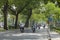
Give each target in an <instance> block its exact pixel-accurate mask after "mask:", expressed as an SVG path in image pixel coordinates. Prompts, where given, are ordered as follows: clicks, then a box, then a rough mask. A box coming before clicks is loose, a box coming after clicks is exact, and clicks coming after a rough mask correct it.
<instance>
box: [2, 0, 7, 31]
mask: <svg viewBox="0 0 60 40" xmlns="http://www.w3.org/2000/svg"><path fill="white" fill-rule="evenodd" d="M7 11H8V0H7V1H6V3H5V5H4V7H3V13H4V29H5V30H8V28H7Z"/></svg>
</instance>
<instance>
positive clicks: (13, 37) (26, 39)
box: [0, 28, 60, 40]
mask: <svg viewBox="0 0 60 40" xmlns="http://www.w3.org/2000/svg"><path fill="white" fill-rule="evenodd" d="M50 35H51V38H52V40H59V39H60V35H59V34H58V33H56V32H53V31H50ZM0 40H48V32H47V28H45V29H43V28H41V29H36V32H35V33H32V30H31V29H30V28H26V29H25V32H24V33H21V32H20V30H19V29H17V30H13V31H6V32H0Z"/></svg>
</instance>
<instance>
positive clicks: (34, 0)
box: [24, 0, 41, 27]
mask: <svg viewBox="0 0 60 40" xmlns="http://www.w3.org/2000/svg"><path fill="white" fill-rule="evenodd" d="M40 1H41V0H32V1H31V2H30V4H29V5H28V6H27V7H26V9H28V10H29V13H28V17H27V19H26V22H25V26H24V27H28V25H29V19H30V18H31V15H32V10H33V9H35V8H38V7H39V6H40Z"/></svg>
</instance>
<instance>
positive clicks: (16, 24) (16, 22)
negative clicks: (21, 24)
mask: <svg viewBox="0 0 60 40" xmlns="http://www.w3.org/2000/svg"><path fill="white" fill-rule="evenodd" d="M17 26H18V13H17V12H16V20H15V29H17Z"/></svg>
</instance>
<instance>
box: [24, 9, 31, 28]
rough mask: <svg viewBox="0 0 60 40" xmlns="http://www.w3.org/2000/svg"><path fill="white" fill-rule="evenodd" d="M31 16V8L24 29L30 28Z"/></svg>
mask: <svg viewBox="0 0 60 40" xmlns="http://www.w3.org/2000/svg"><path fill="white" fill-rule="evenodd" d="M31 15H32V9H31V8H30V9H29V14H28V17H27V19H26V22H25V25H24V27H28V26H29V19H30V17H31Z"/></svg>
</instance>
